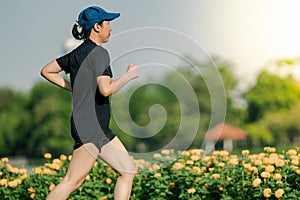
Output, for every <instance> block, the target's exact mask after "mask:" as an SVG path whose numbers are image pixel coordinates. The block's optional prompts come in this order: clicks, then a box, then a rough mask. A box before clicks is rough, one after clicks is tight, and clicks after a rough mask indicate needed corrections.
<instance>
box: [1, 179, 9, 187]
mask: <svg viewBox="0 0 300 200" xmlns="http://www.w3.org/2000/svg"><path fill="white" fill-rule="evenodd" d="M7 182H8V181H7V179H5V178H4V179H1V180H0V185H2V186H4V187H7Z"/></svg>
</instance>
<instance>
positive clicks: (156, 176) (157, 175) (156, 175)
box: [153, 173, 161, 178]
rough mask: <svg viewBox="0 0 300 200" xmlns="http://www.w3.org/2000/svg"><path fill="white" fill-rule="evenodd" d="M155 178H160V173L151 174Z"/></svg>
mask: <svg viewBox="0 0 300 200" xmlns="http://www.w3.org/2000/svg"><path fill="white" fill-rule="evenodd" d="M153 176H154V177H155V178H161V174H160V173H156V174H154V175H153Z"/></svg>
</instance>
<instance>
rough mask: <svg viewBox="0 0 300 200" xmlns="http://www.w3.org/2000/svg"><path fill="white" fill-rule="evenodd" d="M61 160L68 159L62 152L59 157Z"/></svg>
mask: <svg viewBox="0 0 300 200" xmlns="http://www.w3.org/2000/svg"><path fill="white" fill-rule="evenodd" d="M59 159H60V160H62V161H64V160H67V159H68V158H67V156H66V155H64V154H61V155H60V157H59Z"/></svg>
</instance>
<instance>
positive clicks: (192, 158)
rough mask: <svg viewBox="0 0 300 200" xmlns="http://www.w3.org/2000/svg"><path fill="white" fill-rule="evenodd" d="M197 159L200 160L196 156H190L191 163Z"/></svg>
mask: <svg viewBox="0 0 300 200" xmlns="http://www.w3.org/2000/svg"><path fill="white" fill-rule="evenodd" d="M199 159H200V157H199V156H198V155H192V156H191V160H192V161H198V160H199Z"/></svg>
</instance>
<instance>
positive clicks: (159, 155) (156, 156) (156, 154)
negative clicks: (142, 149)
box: [153, 153, 162, 158]
mask: <svg viewBox="0 0 300 200" xmlns="http://www.w3.org/2000/svg"><path fill="white" fill-rule="evenodd" d="M161 157H162V156H161V154H160V153H155V154H153V158H161Z"/></svg>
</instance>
